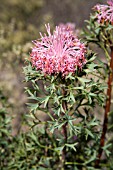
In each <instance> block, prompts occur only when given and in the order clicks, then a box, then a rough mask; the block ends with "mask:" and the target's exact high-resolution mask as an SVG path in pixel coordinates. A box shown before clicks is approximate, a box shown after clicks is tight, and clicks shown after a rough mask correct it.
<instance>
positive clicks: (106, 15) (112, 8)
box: [93, 0, 113, 25]
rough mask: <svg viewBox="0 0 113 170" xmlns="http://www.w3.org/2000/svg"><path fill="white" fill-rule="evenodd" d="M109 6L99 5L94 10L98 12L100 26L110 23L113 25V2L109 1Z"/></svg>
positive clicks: (112, 0)
mask: <svg viewBox="0 0 113 170" xmlns="http://www.w3.org/2000/svg"><path fill="white" fill-rule="evenodd" d="M107 4H108V5H100V4H97V5H96V6H94V8H93V9H94V10H95V11H97V14H96V18H97V20H98V23H99V24H100V23H102V24H103V23H108V22H110V23H111V24H112V25H113V0H109V1H107Z"/></svg>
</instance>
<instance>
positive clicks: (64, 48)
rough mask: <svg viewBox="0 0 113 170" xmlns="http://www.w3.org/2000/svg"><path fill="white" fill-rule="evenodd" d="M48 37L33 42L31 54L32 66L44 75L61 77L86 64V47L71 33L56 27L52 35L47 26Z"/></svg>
mask: <svg viewBox="0 0 113 170" xmlns="http://www.w3.org/2000/svg"><path fill="white" fill-rule="evenodd" d="M46 29H47V33H48V35H46V34H44V36H42V34H41V33H40V35H41V39H40V40H35V41H33V43H34V45H35V46H34V47H33V48H32V52H31V62H32V65H33V66H34V67H35V68H36V69H37V70H40V71H42V72H43V73H44V74H49V75H52V74H59V73H61V74H62V76H66V75H68V74H69V73H70V72H71V73H74V72H75V71H76V69H77V68H79V69H82V67H83V65H84V64H85V63H86V59H85V53H86V47H85V45H84V44H83V43H81V42H80V41H79V40H78V39H77V37H75V35H73V34H72V32H71V31H65V29H63V28H62V27H59V26H57V27H56V29H55V31H54V32H53V34H51V32H50V26H49V24H48V25H46Z"/></svg>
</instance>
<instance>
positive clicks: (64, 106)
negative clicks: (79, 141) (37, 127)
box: [62, 88, 67, 166]
mask: <svg viewBox="0 0 113 170" xmlns="http://www.w3.org/2000/svg"><path fill="white" fill-rule="evenodd" d="M62 94H63V96H65V95H66V91H65V89H64V88H63V89H62ZM62 107H63V109H64V111H65V112H66V111H67V102H66V101H63V102H62ZM64 115H65V113H62V116H64ZM62 132H63V135H64V140H65V143H67V122H66V123H65V124H64V125H63V126H62ZM65 159H66V147H64V148H63V150H62V161H63V166H64V164H65Z"/></svg>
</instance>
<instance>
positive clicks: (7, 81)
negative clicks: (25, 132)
mask: <svg viewBox="0 0 113 170" xmlns="http://www.w3.org/2000/svg"><path fill="white" fill-rule="evenodd" d="M101 2H104V0H93V1H90V0H62V1H61V0H29V1H28V0H24V1H23V0H10V1H9V0H0V89H1V90H2V91H3V93H4V95H5V96H6V97H7V98H8V100H7V102H8V104H9V105H10V106H11V107H9V108H10V112H11V113H13V115H14V116H15V121H14V122H13V129H14V133H15V134H16V133H17V131H18V129H19V128H20V121H21V115H22V114H25V113H26V112H27V110H26V105H25V103H26V100H27V99H26V95H25V93H24V86H25V84H24V83H23V80H24V75H23V74H22V72H23V70H22V67H23V65H24V61H25V58H26V57H28V56H29V52H30V48H31V46H32V42H31V41H32V40H34V39H37V38H39V32H44V31H45V24H46V23H50V25H51V27H52V28H54V27H55V25H58V24H59V23H66V22H73V23H75V24H76V28H79V29H81V28H82V27H83V26H84V20H86V19H88V18H89V14H90V12H91V8H92V7H93V6H94V5H95V4H97V3H101ZM9 108H8V109H9Z"/></svg>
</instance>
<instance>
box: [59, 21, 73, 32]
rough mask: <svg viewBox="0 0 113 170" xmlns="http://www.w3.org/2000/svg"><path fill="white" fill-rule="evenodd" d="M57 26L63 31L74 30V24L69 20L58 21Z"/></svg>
mask: <svg viewBox="0 0 113 170" xmlns="http://www.w3.org/2000/svg"><path fill="white" fill-rule="evenodd" d="M59 27H60V28H62V29H63V30H64V31H72V32H75V24H74V23H71V22H67V23H66V24H64V23H60V24H59Z"/></svg>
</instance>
